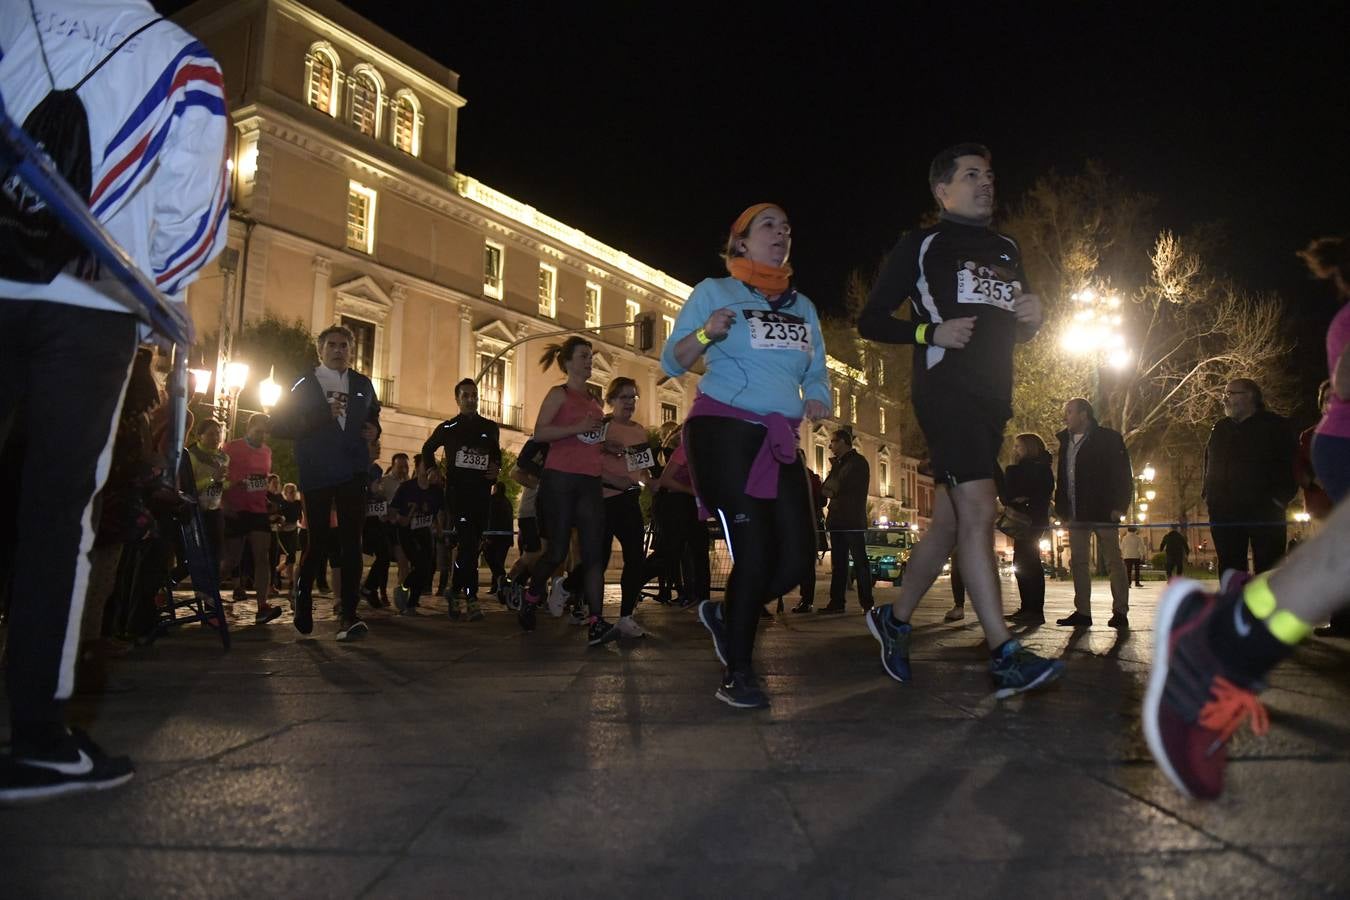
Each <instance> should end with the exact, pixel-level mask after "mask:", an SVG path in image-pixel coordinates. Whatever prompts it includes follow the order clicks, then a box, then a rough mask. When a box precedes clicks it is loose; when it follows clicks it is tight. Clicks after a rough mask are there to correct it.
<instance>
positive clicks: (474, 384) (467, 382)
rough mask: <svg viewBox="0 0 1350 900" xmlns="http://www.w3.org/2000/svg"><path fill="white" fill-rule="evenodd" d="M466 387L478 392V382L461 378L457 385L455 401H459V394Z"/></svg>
mask: <svg viewBox="0 0 1350 900" xmlns="http://www.w3.org/2000/svg"><path fill="white" fill-rule="evenodd" d="M466 387H471V388H473V389H474V390H477V389H478V382H476V381H474V380H473V379H472V378H461V379H460V380H459V381H458V382H457V383H456V384H455V399H457V400H458V399H459V392H460V391H462V390H464V389H465V388H466Z"/></svg>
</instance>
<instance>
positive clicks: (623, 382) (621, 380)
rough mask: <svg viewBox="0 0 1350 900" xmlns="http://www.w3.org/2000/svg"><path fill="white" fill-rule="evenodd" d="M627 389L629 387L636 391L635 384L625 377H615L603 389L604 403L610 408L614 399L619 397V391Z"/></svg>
mask: <svg viewBox="0 0 1350 900" xmlns="http://www.w3.org/2000/svg"><path fill="white" fill-rule="evenodd" d="M627 387H630V388H632V389H633V390H634V391H636V390H637V382H636V381H634V380H633V379H631V378H629V377H628V376H627V375H616V376H615V377H614V378H612V379H611V380H610V382H609V386H608V387H606V388H605V402H606V403H608V404H609V405H610V406H613V405H614V398H615V397H617V396H619V391H621V390H623V389H624V388H627Z"/></svg>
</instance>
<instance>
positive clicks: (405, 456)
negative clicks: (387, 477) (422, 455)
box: [389, 453, 408, 462]
mask: <svg viewBox="0 0 1350 900" xmlns="http://www.w3.org/2000/svg"><path fill="white" fill-rule="evenodd" d="M400 459H401V460H403V461H404V462H407V461H408V454H406V453H395V454H394V455H393V456H391V457H389V461H390V462H398V461H399V460H400Z"/></svg>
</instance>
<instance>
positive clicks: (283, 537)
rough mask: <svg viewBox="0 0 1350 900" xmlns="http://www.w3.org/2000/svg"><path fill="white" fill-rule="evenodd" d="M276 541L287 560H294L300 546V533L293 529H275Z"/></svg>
mask: <svg viewBox="0 0 1350 900" xmlns="http://www.w3.org/2000/svg"><path fill="white" fill-rule="evenodd" d="M277 543H278V544H280V545H281V552H282V553H284V554H285V555H286V559H287V560H288V561H292V562H293V561H294V560H295V556H296V553H297V552H298V550H299V547H300V535H299V533H298V532H295V531H277Z"/></svg>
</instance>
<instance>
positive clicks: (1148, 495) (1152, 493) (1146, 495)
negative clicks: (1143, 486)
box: [1144, 488, 1158, 503]
mask: <svg viewBox="0 0 1350 900" xmlns="http://www.w3.org/2000/svg"><path fill="white" fill-rule="evenodd" d="M1156 496H1158V492H1157V491H1155V490H1153V489H1151V488H1150V489H1149V490H1147V491H1144V499H1145V500H1147V501H1148V502H1149V503H1152V502H1153V498H1154V497H1156Z"/></svg>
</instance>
